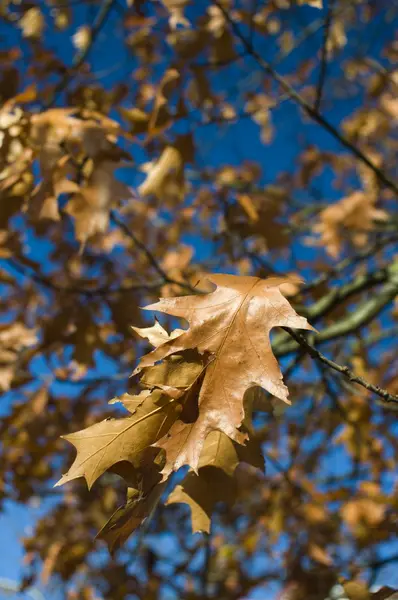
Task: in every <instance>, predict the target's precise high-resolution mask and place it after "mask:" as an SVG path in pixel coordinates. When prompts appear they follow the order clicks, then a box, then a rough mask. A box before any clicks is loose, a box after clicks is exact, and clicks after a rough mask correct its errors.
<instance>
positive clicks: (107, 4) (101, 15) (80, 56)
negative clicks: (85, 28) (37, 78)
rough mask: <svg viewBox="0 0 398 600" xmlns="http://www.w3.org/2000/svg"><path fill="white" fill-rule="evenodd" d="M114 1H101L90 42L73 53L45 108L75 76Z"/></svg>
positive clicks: (54, 100)
mask: <svg viewBox="0 0 398 600" xmlns="http://www.w3.org/2000/svg"><path fill="white" fill-rule="evenodd" d="M114 3H115V0H104V1H103V3H102V5H101V8H100V9H99V11H98V13H97V16H96V18H95V20H94V23H93V27H92V29H91V39H90V43H89V44H87V46H86V47H84V48H82V49H81V50H80V51H79V52H77V54H76V55H75V57H74V59H73V62H72V65H71V66H70V68H69V69H68V70H67V71H66V72H65V74H64V76H63V77H62V79H61V80H60V81H59V82H58V84H57V85H56V86H55V88H54V91H53V93H52V95H51V97H50V99H49V100H48V101H47V102H46V103H45V104H44V108H45V109H48V108H51V107H52V106H54V104H55V102H56V101H57V98H58V96H59V95H60V94H61V92H63V90H64V89H65V88H66V87H67V86H68V85H69V83H70V82H71V81H72V79H73V78H74V77H75V76H76V71H77V69H79V67H81V66H82V64H83V63H84V61H85V60H86V58H87V56H88V54H89V52H90V50H91V48H92V47H93V44H94V42H95V40H96V38H97V36H98V34H99V32H100V31H101V29H102V27H103V25H104V24H105V22H106V20H107V18H108V15H109V13H110V11H111V10H112V7H113V5H114Z"/></svg>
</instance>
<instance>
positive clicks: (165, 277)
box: [110, 210, 198, 294]
mask: <svg viewBox="0 0 398 600" xmlns="http://www.w3.org/2000/svg"><path fill="white" fill-rule="evenodd" d="M110 219H111V221H112V223H114V224H115V225H117V226H118V227H119V228H120V229H121V230H122V231H123V232H124V233H125V234H126V235H127V236H128V237H129V238H130V239H131V240H133V242H134V244H135V246H136V247H137V248H139V249H140V250H142V252H143V253H144V254H145V256H146V258H147V260H148V262H149V264H151V265H152V267H153V268H154V269H155V271H156V272H157V273H158V275H160V277H161V278H162V279H163V282H164V283H171V284H174V285H178V286H180V287H181V288H184V289H186V290H188V291H190V292H193V293H194V294H197V293H198V290H197V289H195V288H194V287H193V286H191V285H189V284H188V283H185V282H184V281H177V280H176V279H172V278H171V277H169V276H168V275H167V273H166V271H164V270H163V268H162V267H161V266H160V264H159V263H158V261H157V260H156V258H155V257H154V256H153V254H152V253H151V251H150V250H149V249H148V248H147V247H146V246H145V244H144V243H143V242H141V240H139V239H138V238H137V236H136V235H135V233H134V232H133V231H132V230H131V229H130V228H129V227H128V226H127V225H126V223H124V221H122V219H120V218H119V216H118V215H117V213H116V212H115V211H114V210H113V211H111V213H110Z"/></svg>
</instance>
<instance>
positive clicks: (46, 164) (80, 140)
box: [0, 91, 132, 244]
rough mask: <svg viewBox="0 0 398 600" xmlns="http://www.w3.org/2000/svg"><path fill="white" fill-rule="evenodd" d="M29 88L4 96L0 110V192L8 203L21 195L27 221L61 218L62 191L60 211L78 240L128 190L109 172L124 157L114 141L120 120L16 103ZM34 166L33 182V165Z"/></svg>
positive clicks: (100, 228) (104, 220) (98, 225)
mask: <svg viewBox="0 0 398 600" xmlns="http://www.w3.org/2000/svg"><path fill="white" fill-rule="evenodd" d="M31 100H32V97H31V96H30V95H29V91H26V92H25V93H22V94H21V95H20V96H17V97H16V98H13V99H12V100H9V101H8V102H7V103H5V105H4V106H3V107H2V109H1V112H0V125H1V130H0V134H1V147H0V160H1V163H0V170H1V174H0V181H1V182H0V191H1V192H2V194H4V195H5V196H7V198H8V202H9V203H10V204H12V203H16V204H17V205H18V200H19V199H20V198H23V199H24V204H23V207H22V209H23V210H24V211H26V212H27V213H28V215H29V216H30V218H31V219H32V220H38V219H50V220H52V221H59V220H60V219H61V214H60V207H59V198H60V196H62V195H63V194H67V195H68V198H69V199H68V202H67V203H66V206H65V207H64V211H65V213H67V214H69V215H71V216H72V217H73V218H74V221H75V232H76V238H77V239H78V240H79V241H80V242H81V243H82V244H84V243H85V242H86V241H87V239H88V238H91V237H92V236H94V235H95V234H99V233H104V232H105V231H106V230H107V228H108V222H109V212H110V210H111V209H112V207H116V206H119V204H120V202H121V201H122V200H126V199H130V198H131V195H132V194H131V191H130V190H129V188H128V187H127V186H125V185H124V184H122V183H121V182H120V181H119V180H118V179H117V178H116V177H115V174H114V171H115V170H116V169H117V168H119V167H121V166H123V162H122V159H125V160H128V161H130V160H131V159H130V156H129V154H127V153H126V152H125V151H123V150H121V149H120V148H119V147H118V146H117V145H116V141H117V137H118V133H119V130H120V125H119V124H118V123H117V122H115V121H112V120H111V119H109V118H105V117H104V116H102V115H101V114H99V113H84V112H83V113H82V114H81V115H80V116H78V115H77V114H76V113H77V111H76V110H74V109H69V110H67V109H57V108H54V109H49V110H47V111H44V112H42V113H39V114H35V113H31V112H29V111H27V110H24V109H23V108H21V106H20V103H21V102H28V101H31ZM36 165H37V167H38V168H39V171H40V176H39V181H38V183H36V184H34V168H35V166H36Z"/></svg>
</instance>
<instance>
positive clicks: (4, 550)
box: [0, 7, 398, 600]
mask: <svg viewBox="0 0 398 600" xmlns="http://www.w3.org/2000/svg"><path fill="white" fill-rule="evenodd" d="M92 10H95V9H92V8H87V7H84V8H81V9H79V10H78V12H77V13H76V21H75V24H74V26H73V29H74V27H76V24H79V23H86V22H92ZM313 10H314V9H310V8H305V9H303V10H302V13H301V14H302V19H303V21H304V22H308V20H311V19H312V18H313V15H314V12H313ZM371 25H372V28H373V29H374V30H375V31H377V23H372V24H371ZM392 29H393V25H392ZM384 33H385V31H384V32H383V34H384ZM70 34H71V30H67V31H66V32H64V33H63V34H57V37H51V36H49V38H48V44H49V45H50V46H54V47H55V46H56V47H57V50H59V54H60V55H61V57H62V58H64V59H65V60H67V61H68V60H69V57H71V56H72V55H73V53H74V48H73V45H72V42H71V38H70ZM379 35H380V34H379ZM0 39H1V40H2V43H3V44H4V46H5V47H8V46H9V45H14V44H15V43H20V40H19V38H18V36H17V35H16V34H15V32H14V31H13V30H12V29H11V28H10V27H8V26H7V25H5V24H0ZM320 42H321V31H319V32H318V33H317V34H315V35H314V36H313V37H312V38H311V40H310V41H309V42H307V43H306V44H303V45H302V46H300V47H299V48H298V49H297V51H296V52H295V54H294V55H293V56H292V57H291V58H290V59H289V60H287V61H286V62H285V63H282V64H281V67H280V68H281V71H282V72H283V70H284V69H288V68H289V67H291V65H292V64H293V61H296V60H301V59H302V58H307V57H308V56H311V54H313V53H314V49H315V51H316V49H317V48H318V47H319V45H320ZM383 42H384V40H383V35H382V36H380V38H378V37H377V35H376V36H374V38H373V40H372V52H374V53H375V54H376V55H377V54H378V50H379V48H380V46H381V44H382V43H383ZM262 44H264V42H262ZM352 44H359V45H361V44H362V45H364V47H366V44H370V37H369V39H359V40H357V39H355V40H353V41H352ZM265 45H266V48H265V51H266V52H267V56H268V57H269V59H270V60H271V61H272V60H273V59H274V58H275V57H276V55H277V53H278V49H277V47H276V45H275V44H273V42H272V41H270V42H267V43H266V44H265ZM22 50H23V51H25V50H26V42H23V43H22ZM345 52H346V53H347V55H348V54H349V52H350V47H347V49H346V50H345ZM90 59H91V62H92V65H93V71H94V72H96V73H97V75H98V79H99V80H100V81H101V83H102V84H103V85H112V84H113V83H114V81H115V80H116V79H119V78H123V77H126V76H128V75H129V72H130V71H131V60H132V59H131V56H130V55H128V54H126V51H125V49H124V46H123V43H122V35H121V33H120V19H119V18H118V14H117V13H116V12H113V13H112V14H111V16H110V18H109V20H108V22H107V25H106V26H105V28H104V29H103V31H102V32H101V33H100V35H99V36H98V39H97V41H96V43H95V46H94V49H93V52H92V53H91V55H90ZM381 60H382V59H381ZM315 75H316V73H315V74H314V77H315ZM335 75H337V72H336V68H335V67H333V66H332V67H331V72H330V78H331V79H332V78H333V76H335ZM222 77H223V78H222V79H220V82H219V85H220V87H221V88H223V87H225V86H226V87H227V88H228V89H229V88H230V89H231V90H233V87H234V80H233V72H229V73H228V71H227V72H226V74H225V75H223V76H222ZM326 93H327V90H326ZM360 100H361V98H359V97H358V96H354V97H353V98H352V99H351V101H348V102H346V103H345V104H344V105H343V103H337V104H333V105H332V106H329V105H326V108H325V110H326V114H327V117H328V119H329V120H330V121H332V122H334V123H339V121H340V119H341V118H342V117H343V116H344V114H346V113H347V112H349V111H350V109H351V108H353V107H355V106H356V105H358V103H359V102H360ZM273 120H274V123H275V127H277V136H276V138H275V140H276V141H275V142H274V143H273V144H272V148H269V147H266V146H264V144H263V143H262V142H261V141H260V139H259V136H258V129H257V126H256V125H255V124H254V123H253V122H252V121H248V120H245V121H242V122H239V123H237V124H235V125H232V126H228V127H224V128H221V129H219V130H218V131H217V132H215V131H214V129H215V127H216V126H215V125H207V126H204V127H202V128H198V129H197V130H196V131H195V141H196V146H197V162H198V164H200V163H201V161H202V159H204V158H206V162H208V158H207V157H208V156H209V155H211V157H212V162H213V165H214V166H215V167H216V166H217V165H222V164H227V163H232V164H239V163H240V162H241V161H242V159H244V160H253V161H260V162H261V164H262V165H263V182H264V183H272V182H274V180H275V177H276V175H277V174H278V173H280V172H281V171H283V170H287V171H291V170H293V169H294V168H295V164H296V160H297V154H298V151H299V150H300V146H301V140H300V136H298V135H297V132H298V131H299V130H300V123H301V117H300V116H299V113H298V111H297V109H296V108H295V107H294V106H293V105H292V104H291V103H289V102H287V103H286V102H284V103H283V104H282V105H281V106H280V107H279V108H278V109H276V110H275V111H274V112H273ZM304 135H305V140H306V142H307V143H315V144H317V145H319V146H321V147H322V148H323V149H325V150H331V151H335V150H338V149H339V145H338V143H337V142H336V141H335V140H334V139H333V138H331V137H330V135H329V134H327V133H326V132H324V131H323V130H321V129H320V128H319V127H318V126H317V125H313V124H312V125H311V124H307V125H306V128H305V134H304ZM142 177H143V175H142V173H140V172H137V171H136V170H131V171H125V172H124V173H123V179H125V180H126V181H128V183H129V184H131V185H133V186H137V185H138V184H139V183H140V180H142ZM317 184H318V185H319V188H320V190H321V191H322V193H324V195H325V197H324V200H325V201H326V202H328V201H330V200H333V199H335V198H336V197H337V195H338V192H336V190H334V189H331V187H330V174H328V173H327V171H326V172H325V173H324V174H323V175H322V176H321V177H320V178H319V180H318V181H317ZM187 241H189V243H190V244H192V245H194V246H195V251H196V255H195V257H196V259H206V258H207V257H208V256H210V255H211V254H212V252H213V251H214V248H210V247H209V246H207V245H204V243H203V240H200V239H198V238H195V236H190V237H189V238H187ZM297 251H298V254H297V258H298V259H299V260H300V259H302V260H308V259H310V258H311V253H312V250H311V249H308V248H306V247H305V246H304V245H301V244H300V245H299V246H298V248H297ZM33 252H37V253H38V252H40V249H39V247H36V248H33ZM324 258H326V257H324ZM277 266H278V268H281V269H284V268H287V267H288V265H287V264H286V263H285V262H284V261H283V259H280V263H278V264H277ZM103 367H104V364H103V363H101V362H100V364H99V368H100V369H103ZM39 368H40V367H39ZM340 465H341V458H340V457H339V454H338V453H337V452H336V455H335V458H334V461H333V462H331V463H330V464H329V465H328V468H329V470H330V472H335V473H340V472H341V466H340ZM46 506H47V505H46V503H44V504H43V505H42V506H41V507H38V508H35V507H32V506H21V505H18V504H16V503H11V502H8V503H6V506H5V510H4V512H3V513H2V514H1V515H0V557H1V558H0V577H4V578H7V579H11V580H16V581H18V580H19V578H20V576H21V572H22V558H23V554H22V549H21V544H20V541H19V540H20V539H21V537H22V536H23V535H24V534H26V533H28V532H29V529H30V528H31V527H32V526H33V524H34V522H35V520H36V519H37V518H38V517H39V516H40V515H41V514H43V512H45V510H46ZM397 549H398V546H397V548H396V549H395V551H396V550H397ZM393 551H394V548H393V547H392V546H391V545H389V546H388V547H387V548H386V549H385V553H386V555H389V554H390V553H393ZM379 580H380V581H383V583H390V585H396V586H397V587H398V576H397V575H396V573H395V572H394V567H391V566H390V567H386V568H385V569H384V570H383V571H381V572H380V574H379ZM56 594H57V592H56V590H52V591H51V598H52V599H54V600H56ZM3 597H4V598H12V597H13V596H12V594H11V595H6V594H2V592H0V598H3ZM18 597H19V598H21V597H22V598H31V597H32V596H29V595H28V594H25V595H23V596H20V595H18ZM49 597H50V596H49ZM253 597H254V596H253Z"/></svg>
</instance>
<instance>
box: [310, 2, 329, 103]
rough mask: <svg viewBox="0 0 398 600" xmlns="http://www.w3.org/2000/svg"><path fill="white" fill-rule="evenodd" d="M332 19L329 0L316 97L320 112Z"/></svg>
mask: <svg viewBox="0 0 398 600" xmlns="http://www.w3.org/2000/svg"><path fill="white" fill-rule="evenodd" d="M332 20H333V0H329V8H328V13H327V15H326V19H325V23H324V28H323V42H322V55H321V65H320V70H319V79H318V86H317V92H316V99H315V103H314V110H316V111H318V112H319V110H320V107H321V101H322V92H323V87H324V85H325V82H326V71H327V65H328V40H329V32H330V26H331V24H332Z"/></svg>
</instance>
